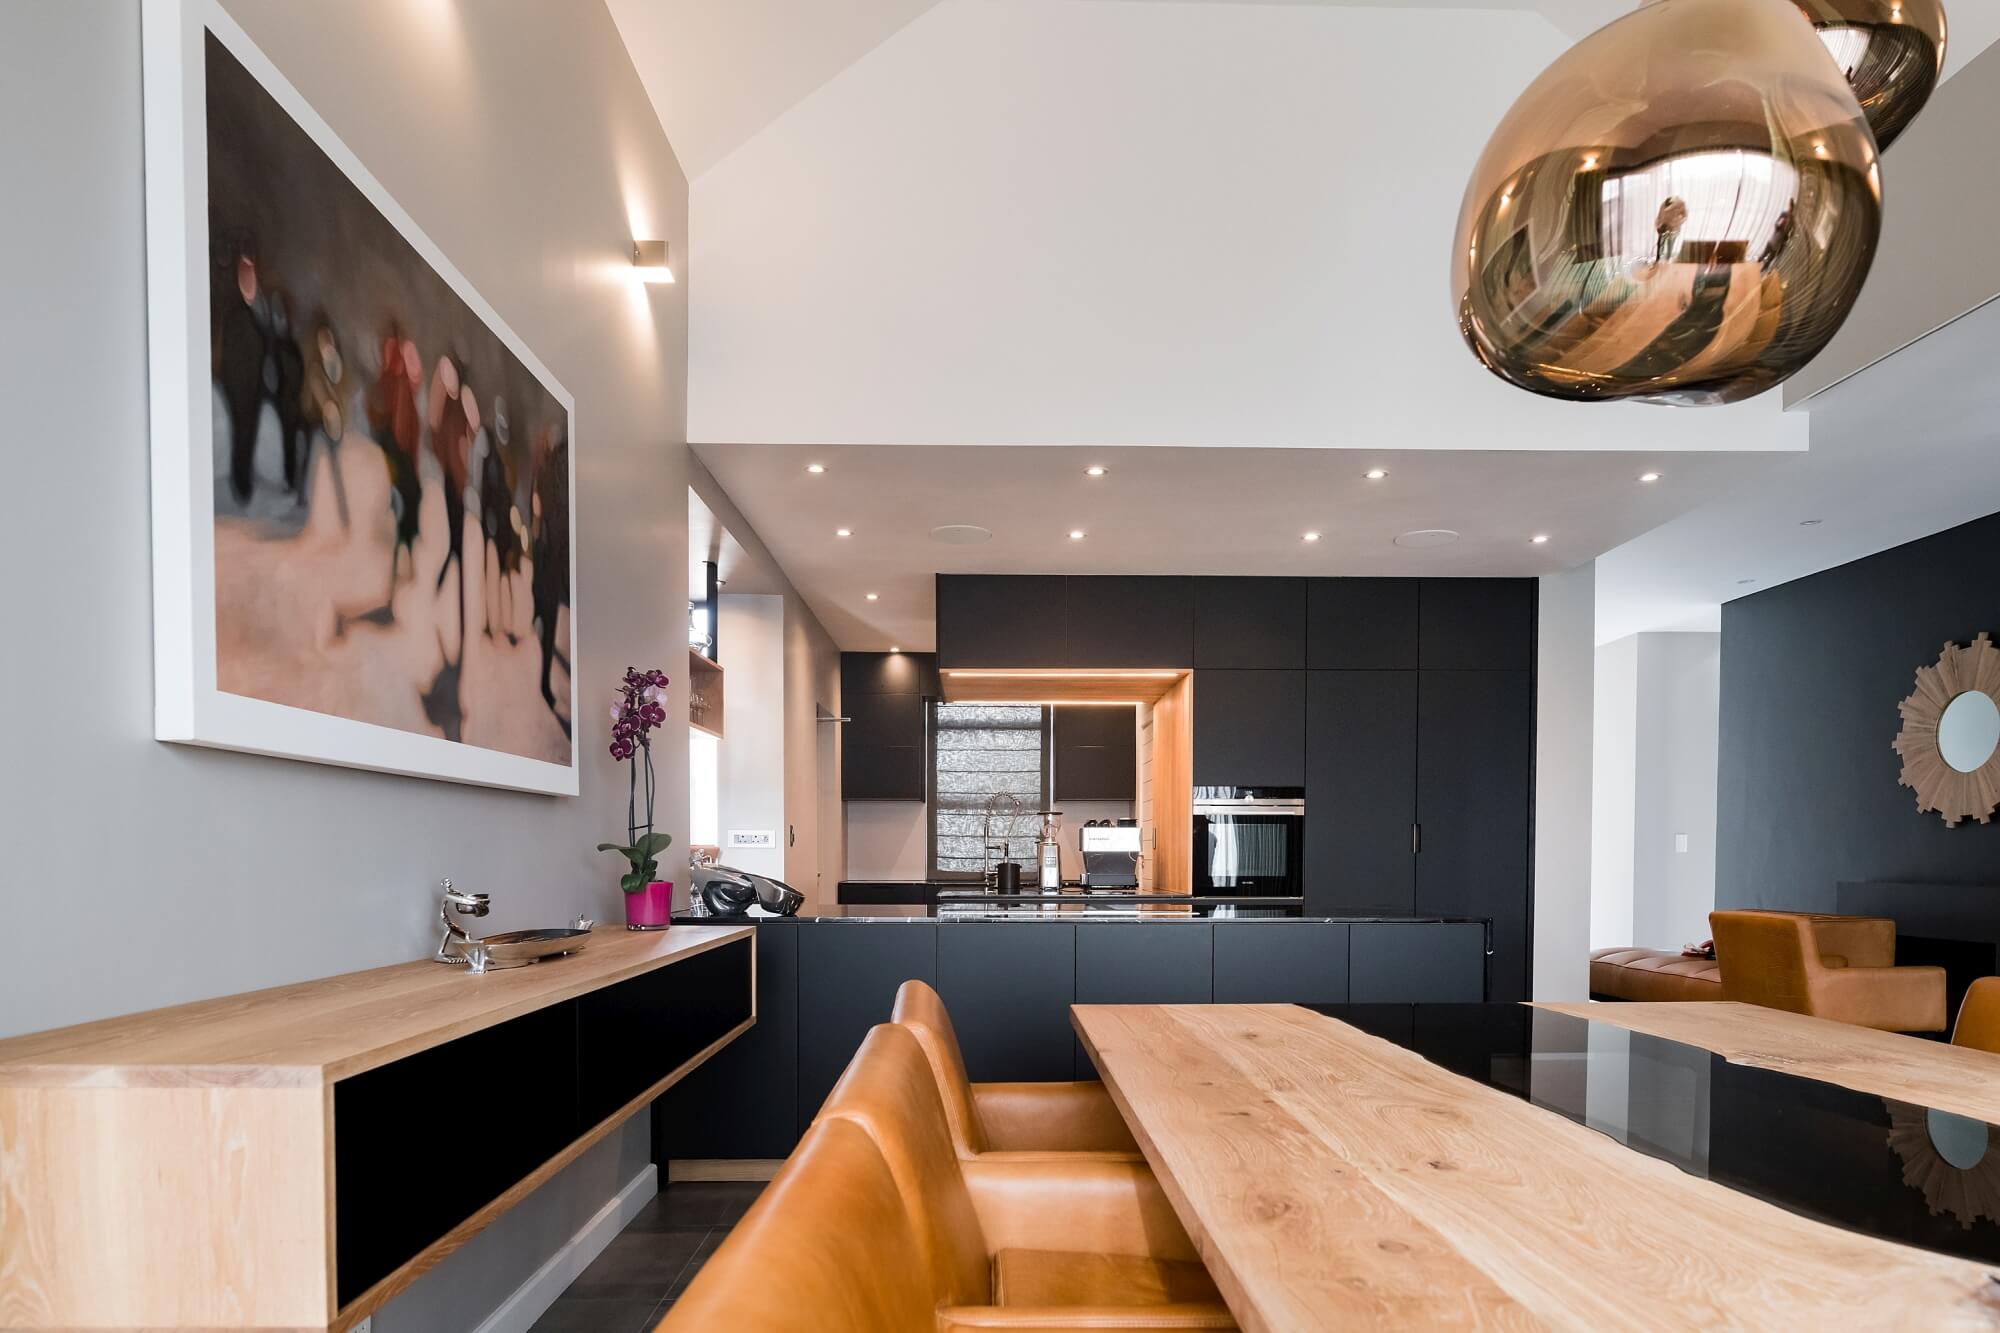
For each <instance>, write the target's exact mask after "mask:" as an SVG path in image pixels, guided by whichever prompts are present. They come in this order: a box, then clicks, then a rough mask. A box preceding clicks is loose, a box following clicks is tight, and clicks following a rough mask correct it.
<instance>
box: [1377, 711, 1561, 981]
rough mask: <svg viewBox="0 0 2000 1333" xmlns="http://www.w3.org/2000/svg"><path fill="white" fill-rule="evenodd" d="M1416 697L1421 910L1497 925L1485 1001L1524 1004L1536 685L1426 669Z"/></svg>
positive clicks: (1494, 928)
mask: <svg viewBox="0 0 2000 1333" xmlns="http://www.w3.org/2000/svg"><path fill="white" fill-rule="evenodd" d="M1417 695H1418V702H1417V713H1418V716H1419V718H1421V719H1422V727H1421V731H1420V734H1419V737H1418V742H1417V823H1418V825H1419V827H1420V829H1421V837H1420V839H1419V847H1420V851H1419V853H1418V856H1417V910H1418V911H1420V912H1427V913H1428V912H1435V913H1437V914H1438V915H1440V916H1484V917H1491V918H1492V919H1493V966H1492V994H1491V995H1490V996H1489V997H1488V998H1490V999H1494V1000H1508V1001H1512V1000H1522V999H1525V998H1527V987H1528V895H1529V888H1528V830H1529V827H1530V818H1531V812H1530V810H1529V785H1530V780H1531V775H1532V772H1533V764H1534V747H1535V725H1534V702H1535V701H1534V687H1533V683H1532V677H1531V676H1530V674H1529V673H1528V672H1526V671H1425V672H1422V673H1420V680H1419V682H1418V686H1417ZM1357 947H1358V945H1357Z"/></svg>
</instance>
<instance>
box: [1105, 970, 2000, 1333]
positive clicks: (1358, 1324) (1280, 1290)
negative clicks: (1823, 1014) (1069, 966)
mask: <svg viewBox="0 0 2000 1333" xmlns="http://www.w3.org/2000/svg"><path fill="white" fill-rule="evenodd" d="M1681 1007H1683V1008H1697V1007H1707V1006H1692V1005H1690V1006H1681ZM1071 1012H1072V1014H1073V1016H1074V1019H1075V1025H1076V1029H1077V1032H1078V1033H1079V1035H1080V1036H1081V1037H1082V1039H1083V1043H1084V1045H1085V1047H1086V1048H1088V1050H1089V1052H1090V1055H1091V1058H1092V1059H1093V1060H1094V1061H1095V1062H1096V1065H1097V1068H1098V1070H1099V1071H1100V1072H1101V1073H1102V1074H1103V1076H1104V1081H1105V1085H1106V1086H1107V1087H1108V1088H1109V1089H1110V1091H1111V1095H1112V1097H1113V1099H1114V1100H1115V1101H1116V1102H1117V1104H1118V1108H1119V1110H1120V1111H1121V1112H1123V1114H1124V1116H1125V1118H1126V1120H1127V1122H1128V1123H1129V1124H1130V1125H1131V1127H1132V1130H1133V1132H1134V1134H1135V1135H1136V1137H1137V1138H1138V1140H1139V1144H1140V1146H1141V1148H1143V1149H1144V1150H1145V1154H1146V1157H1147V1159H1148V1161H1150V1162H1151V1163H1152V1165H1153V1168H1154V1170H1155V1171H1156V1172H1157V1173H1158V1175H1159V1178H1160V1183H1161V1185H1162V1186H1163V1188H1164V1189H1165V1191H1166V1193H1167V1196H1168V1198H1169V1199H1170V1200H1171V1201H1172V1203H1173V1205H1174V1208H1175V1211H1176V1212H1177V1213H1178V1214H1179V1216H1180V1219H1181V1221H1182V1222H1183V1223H1184V1224H1185V1225H1186V1227H1187V1229H1188V1232H1189V1234H1190V1235H1191V1236H1192V1237H1193V1239H1194V1241H1195V1244H1196V1246H1197V1247H1198V1248H1199V1250H1200V1252H1201V1255H1202V1258H1203V1260H1204V1261H1205V1262H1206V1263H1207V1265H1208V1267H1209V1270H1210V1272H1211V1273H1212V1274H1213V1275H1214V1277H1215V1279H1216V1282H1217V1285H1218V1286H1220V1287H1221V1289H1222V1292H1223V1295H1224V1297H1225V1299H1226V1300H1227V1301H1228V1303H1229V1307H1230V1309H1231V1311H1232V1312H1233V1313H1234V1314H1235V1316H1236V1319H1237V1321H1238V1323H1239V1324H1240V1325H1241V1326H1242V1327H1243V1329H1244V1330H1245V1331H1246V1333H1273V1331H1275V1330H1299V1329H1329V1330H1330V1329H1350V1328H1413V1329H1416V1328H1421V1329H1433V1328H1508V1329H1513V1328H1559V1329H1577V1330H1590V1331H1591V1333H1596V1331H1597V1330H1606V1329H1639V1328H1648V1329H1658V1328H1669V1329H1689V1328H1772V1329H1776V1328H1827V1329H1834V1328H1869V1329H1889V1328H1895V1329H1926V1330H1932V1329H1959V1328H1981V1329H1995V1328H2000V1285H1996V1283H1995V1282H1994V1280H1993V1279H1992V1278H1991V1277H1990V1276H1989V1270H1988V1269H1986V1268H1984V1267H1982V1266H1981V1265H1978V1264H1975V1263H1969V1262H1966V1261H1964V1260H1960V1259H1955V1258H1951V1257H1948V1256H1943V1255H1937V1254H1931V1253H1928V1252H1925V1251H1921V1250H1917V1249H1912V1248H1909V1247H1906V1246H1902V1245H1896V1244H1892V1243H1889V1242H1886V1241H1882V1240H1877V1239H1874V1238H1872V1237H1868V1236H1862V1235H1857V1234H1855V1233H1852V1232H1848V1231H1843V1230H1840V1229H1839V1228H1836V1227H1832V1226H1828V1225H1826V1224H1824V1223H1821V1222H1816V1221H1813V1220H1811V1219H1808V1218H1805V1217H1801V1216H1799V1215H1797V1214H1794V1213H1790V1212H1787V1211H1785V1210H1784V1209H1781V1208H1778V1207H1776V1206H1775V1205H1772V1204H1769V1203H1765V1202H1763V1201H1761V1200H1759V1199H1755V1198H1752V1197H1750V1196H1748V1195H1746V1194H1740V1193H1737V1192H1736V1191H1733V1190H1731V1189H1728V1188H1727V1187H1725V1186H1722V1185H1718V1184H1715V1183H1713V1182H1711V1181H1707V1180H1702V1179H1699V1178H1697V1177H1695V1176H1691V1175H1688V1174H1686V1173H1684V1172H1682V1171H1680V1170H1678V1169H1677V1168H1675V1167H1673V1166H1671V1165H1669V1164H1668V1163H1666V1162H1663V1161H1659V1160H1657V1159H1654V1158H1651V1157H1647V1156H1645V1155H1643V1154H1641V1153H1637V1152H1634V1151H1632V1150H1630V1149H1628V1148H1626V1147H1624V1146H1623V1145H1621V1144H1619V1143H1618V1142H1616V1141H1615V1140H1613V1139H1611V1138H1609V1137H1607V1136H1605V1135H1603V1134H1600V1133H1597V1132H1596V1131H1594V1130H1591V1129H1587V1128H1585V1127H1584V1126H1582V1125H1580V1124H1577V1123H1575V1122H1573V1121H1570V1120H1567V1119H1565V1118H1563V1117H1561V1116H1559V1115H1556V1114H1554V1113H1552V1112H1549V1111H1546V1110H1543V1109H1541V1108H1539V1107H1536V1106H1533V1105H1531V1104H1530V1103H1528V1102H1525V1101H1522V1100H1520V1099H1519V1098H1516V1097H1513V1096H1510V1095H1508V1094H1507V1093H1505V1092H1502V1091H1499V1090H1497V1089H1494V1088H1489V1087H1486V1086H1484V1085H1481V1084H1478V1083H1475V1082H1473V1081H1471V1080H1470V1079H1466V1078H1462V1077H1460V1076H1458V1075H1456V1074H1453V1073H1451V1072H1449V1071H1447V1070H1445V1069H1443V1068H1441V1067H1439V1066H1437V1065H1434V1064H1431V1063H1430V1062H1429V1061H1427V1060H1425V1059H1424V1058H1423V1057H1421V1056H1419V1055H1417V1054H1415V1053H1413V1052H1411V1051H1407V1050H1404V1049H1403V1048H1401V1047H1399V1046H1396V1045H1393V1044H1392V1043H1390V1042H1387V1041H1383V1040H1381V1039H1380V1038H1377V1037H1373V1036H1369V1035H1367V1034H1366V1033H1363V1032H1361V1031H1359V1030H1357V1029H1355V1028H1353V1027H1350V1026H1348V1025H1346V1024H1344V1023H1340V1022H1337V1021H1335V1020H1334V1019H1331V1018H1327V1017H1324V1016H1322V1015H1319V1014H1316V1013H1313V1012H1311V1011H1309V1010H1306V1009H1302V1008H1298V1007H1296V1006H1292V1005H1177V1006H1162V1005H1078V1006H1075V1007H1074V1008H1073V1009H1072V1011H1071Z"/></svg>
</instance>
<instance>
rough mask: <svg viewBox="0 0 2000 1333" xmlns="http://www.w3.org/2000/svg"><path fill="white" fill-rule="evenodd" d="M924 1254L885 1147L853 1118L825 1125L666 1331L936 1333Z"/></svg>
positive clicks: (679, 1306)
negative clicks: (919, 1260)
mask: <svg viewBox="0 0 2000 1333" xmlns="http://www.w3.org/2000/svg"><path fill="white" fill-rule="evenodd" d="M916 1246H917V1241H916V1234H915V1232H914V1231H913V1229H912V1227H911V1223H910V1216H909V1213H908V1211H907V1210H906V1209H905V1207H904V1205H903V1196H902V1194H901V1192H900V1191H898V1190H897V1188H896V1180H895V1177H894V1176H892V1175H891V1174H890V1173H889V1165H888V1163H887V1162H885V1161H883V1160H882V1152H881V1150H880V1149H879V1148H877V1147H876V1146H875V1141H874V1140H873V1139H871V1138H869V1137H868V1134H867V1133H866V1131H864V1130H862V1129H861V1127H860V1126H858V1125H855V1124H852V1123H850V1122H848V1121H845V1120H834V1121H828V1122H826V1123H824V1124H818V1125H814V1126H813V1127H812V1128H811V1129H809V1130H807V1131H806V1135H805V1137H804V1138H803V1139H801V1140H800V1141H799V1145H798V1147H796V1148H794V1149H793V1150H792V1155H791V1157H790V1158H789V1159H787V1160H786V1162H785V1164H784V1166H782V1167H780V1168H779V1170H778V1174H777V1175H776V1176H775V1177H773V1178H772V1180H771V1183H770V1185H768V1186H767V1187H766V1188H765V1190H764V1193H763V1194H762V1195H760V1196H759V1197H758V1199H757V1202H756V1203H755V1204H753V1205H751V1208H750V1211H749V1212H747V1213H745V1214H744V1215H743V1220H742V1221H740V1222H738V1223H737V1224H736V1225H735V1227H734V1228H732V1229H731V1230H730V1233H729V1236H728V1238H727V1239H725V1240H724V1241H723V1242H722V1245H721V1247H720V1248H719V1249H717V1250H716V1252H715V1253H714V1254H713V1255H711V1256H710V1257H709V1259H708V1262H707V1263H705V1264H703V1265H702V1267H701V1271H700V1272H699V1273H697V1274H695V1277H694V1280H693V1281H692V1282H690V1283H689V1284H688V1288H687V1290H686V1291H685V1292H683V1293H681V1296H680V1299H679V1300H677V1301H675V1302H674V1304H673V1306H672V1308H670V1309H669V1310H668V1311H667V1317H666V1318H665V1319H663V1320H662V1321H661V1322H660V1324H659V1328H660V1329H661V1330H662V1331H663V1333H716V1330H718V1329H740V1330H745V1333H933V1330H934V1329H936V1327H937V1300H936V1298H935V1296H933V1294H932V1292H931V1288H930V1283H929V1281H928V1280H927V1277H926V1274H925V1272H924V1269H923V1268H922V1266H921V1265H918V1264H915V1263H912V1262H911V1256H912V1255H914V1254H915V1253H916Z"/></svg>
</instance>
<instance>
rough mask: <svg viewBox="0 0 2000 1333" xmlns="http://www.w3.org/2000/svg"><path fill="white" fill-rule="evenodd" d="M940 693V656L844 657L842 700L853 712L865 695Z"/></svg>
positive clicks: (841, 686) (841, 657)
mask: <svg viewBox="0 0 2000 1333" xmlns="http://www.w3.org/2000/svg"><path fill="white" fill-rule="evenodd" d="M937 692H938V675H937V654H936V653H842V654H841V655H840V698H841V706H842V711H849V706H850V705H852V704H853V702H854V700H855V698H856V697H857V696H859V695H864V694H931V695H935V694H936V693H937Z"/></svg>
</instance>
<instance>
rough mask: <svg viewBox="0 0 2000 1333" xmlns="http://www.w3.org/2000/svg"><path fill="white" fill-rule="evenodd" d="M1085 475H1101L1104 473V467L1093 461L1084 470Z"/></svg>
mask: <svg viewBox="0 0 2000 1333" xmlns="http://www.w3.org/2000/svg"><path fill="white" fill-rule="evenodd" d="M1083 475H1084V476H1086V477H1101V476H1103V475H1104V469H1103V468H1101V467H1099V466H1097V464H1095V463H1093V464H1091V465H1090V466H1089V467H1087V468H1085V469H1084V470H1083Z"/></svg>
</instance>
